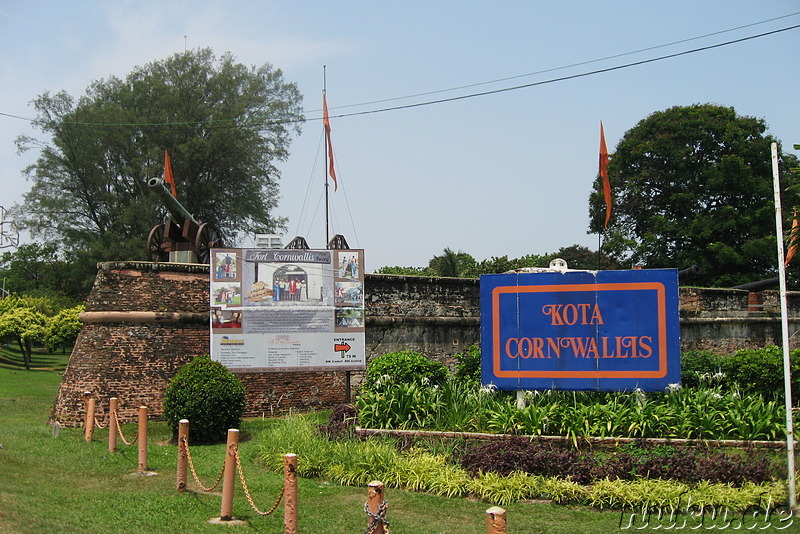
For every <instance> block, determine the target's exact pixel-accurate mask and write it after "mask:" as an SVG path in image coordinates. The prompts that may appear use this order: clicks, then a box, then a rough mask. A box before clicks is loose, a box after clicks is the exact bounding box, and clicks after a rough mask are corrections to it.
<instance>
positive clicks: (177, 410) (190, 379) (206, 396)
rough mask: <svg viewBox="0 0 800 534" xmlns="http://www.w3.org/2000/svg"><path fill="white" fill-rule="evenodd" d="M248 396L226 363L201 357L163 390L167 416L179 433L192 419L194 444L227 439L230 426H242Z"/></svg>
mask: <svg viewBox="0 0 800 534" xmlns="http://www.w3.org/2000/svg"><path fill="white" fill-rule="evenodd" d="M245 404H246V398H245V394H244V385H243V384H242V381H241V380H239V378H237V377H236V376H235V375H234V374H233V373H231V372H230V371H228V369H227V368H225V366H224V365H222V364H221V363H219V362H216V361H213V360H211V358H210V357H208V356H198V357H196V358H194V359H193V360H192V361H191V362H189V363H187V364H186V365H184V366H183V367H182V368H181V369H180V370H179V371H178V372H177V373H176V374H175V376H174V377H173V378H172V380H171V381H170V383H169V385H168V386H167V391H166V392H165V393H164V419H166V421H167V422H168V423H169V425H170V427H171V428H172V430H173V432H177V429H178V423H179V422H180V420H181V419H188V420H189V440H190V442H191V443H193V444H199V443H215V442H219V441H224V440H225V436H226V433H227V431H228V429H230V428H239V426H240V424H241V421H242V414H243V413H244V409H245Z"/></svg>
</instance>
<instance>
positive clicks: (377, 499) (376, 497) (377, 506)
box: [367, 480, 386, 534]
mask: <svg viewBox="0 0 800 534" xmlns="http://www.w3.org/2000/svg"><path fill="white" fill-rule="evenodd" d="M367 487H368V490H367V509H368V510H369V512H370V514H372V515H370V516H369V517H367V528H370V527H371V526H372V527H373V528H372V530H370V531H369V532H370V534H385V533H386V530H385V529H384V528H383V523H382V522H381V521H377V522H376V523H375V525H374V526H373V522H374V521H375V519H374V518H373V516H380V515H381V513H383V514H384V515H385V513H386V509H385V506H386V504H385V503H386V501H385V499H384V495H383V482H379V481H377V480H373V481H372V482H370V483H369V485H368V486H367ZM384 519H385V517H384Z"/></svg>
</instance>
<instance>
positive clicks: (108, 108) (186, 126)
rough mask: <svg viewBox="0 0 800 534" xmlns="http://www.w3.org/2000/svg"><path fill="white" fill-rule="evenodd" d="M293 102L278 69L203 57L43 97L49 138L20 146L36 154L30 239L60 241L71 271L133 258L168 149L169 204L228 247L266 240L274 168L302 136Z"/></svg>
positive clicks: (140, 249) (27, 215)
mask: <svg viewBox="0 0 800 534" xmlns="http://www.w3.org/2000/svg"><path fill="white" fill-rule="evenodd" d="M301 98H302V97H301V95H300V93H299V91H298V90H297V87H296V85H295V84H293V83H287V82H285V81H284V80H283V74H282V73H281V71H280V70H279V69H273V68H272V66H271V65H269V64H265V65H263V66H261V67H258V68H256V67H249V68H248V67H246V66H245V65H242V64H239V63H236V62H235V61H234V58H233V56H232V55H230V54H224V55H223V56H222V57H220V58H219V59H217V58H216V57H215V56H214V54H213V53H212V51H211V50H210V49H202V50H195V51H188V52H185V53H181V54H175V55H174V56H172V57H169V58H167V59H165V60H161V61H155V62H152V63H150V64H148V65H145V66H144V67H136V68H135V69H133V71H132V72H131V73H130V74H128V75H127V77H126V78H125V79H124V80H122V79H119V78H116V77H114V76H112V77H110V78H108V79H107V80H102V79H101V80H98V81H94V82H92V83H91V84H90V85H89V87H88V88H87V90H86V94H85V95H84V96H82V97H80V98H79V99H77V100H76V99H74V98H73V97H72V96H70V95H68V94H67V93H66V92H63V91H61V92H58V93H55V94H51V93H49V92H47V93H44V94H43V95H40V96H39V97H37V98H36V99H35V100H34V107H35V109H36V113H37V118H36V120H35V122H34V126H35V127H37V128H38V129H39V130H41V131H42V132H43V133H44V134H47V135H49V136H50V138H51V141H50V142H49V143H45V142H41V141H38V140H36V139H33V138H30V137H25V136H20V137H19V138H18V139H17V145H18V148H19V150H20V151H24V150H28V149H30V148H34V147H36V148H40V150H41V152H40V155H39V157H38V159H37V161H36V163H34V164H33V165H31V166H30V167H29V168H28V169H26V174H27V175H28V177H29V179H31V180H32V183H33V185H32V187H31V190H30V192H28V193H27V194H26V195H25V200H24V203H23V205H22V207H21V209H20V210H19V211H21V215H22V217H23V220H24V222H25V224H26V226H27V227H28V228H29V229H30V230H31V231H32V232H33V233H34V235H36V236H43V237H45V238H46V239H52V240H55V241H58V242H61V243H63V244H64V246H65V248H66V249H67V250H70V251H71V252H74V253H75V255H76V258H77V261H78V262H79V263H83V264H88V265H92V266H93V265H94V264H95V262H96V261H101V260H126V259H142V258H143V257H144V254H145V240H146V237H147V235H148V232H149V230H150V228H151V227H153V226H155V225H156V224H158V223H160V222H162V220H163V216H164V214H165V213H166V210H165V208H164V207H163V206H162V205H161V203H160V201H159V200H158V199H157V198H156V197H155V196H153V195H151V194H149V191H148V188H147V186H146V180H147V179H149V178H152V177H156V176H162V175H163V172H164V171H163V162H164V152H165V150H167V151H169V154H170V159H171V161H172V167H173V171H174V176H175V182H176V185H177V192H178V199H179V201H180V202H181V203H182V204H183V205H184V206H185V207H186V208H187V210H188V211H189V212H190V213H192V214H193V215H194V216H195V218H196V219H199V220H202V221H204V222H208V223H212V224H214V225H216V226H217V228H218V229H219V230H220V232H221V233H222V235H223V236H225V237H226V239H227V240H228V241H229V242H231V243H232V242H234V241H235V240H236V239H237V238H238V237H240V236H242V235H244V234H249V233H254V232H266V233H271V232H274V231H275V230H276V229H277V228H279V227H281V226H282V224H283V222H284V221H283V220H282V219H279V218H276V217H274V216H273V210H274V208H275V207H276V205H277V199H278V178H279V171H278V170H277V168H276V167H275V162H276V161H280V160H284V159H286V157H287V156H288V146H289V141H290V133H291V132H292V131H295V132H297V133H299V131H300V123H301V121H302V120H303V115H302V113H301Z"/></svg>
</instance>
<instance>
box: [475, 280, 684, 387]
mask: <svg viewBox="0 0 800 534" xmlns="http://www.w3.org/2000/svg"><path fill="white" fill-rule="evenodd" d="M481 349H482V350H481V353H482V362H481V363H482V382H483V384H484V385H490V384H491V385H494V386H496V387H497V388H499V389H506V390H544V389H564V390H596V391H625V390H634V389H641V390H644V391H663V390H664V388H666V387H667V386H668V385H669V384H673V383H679V382H680V325H679V322H678V275H677V270H675V269H656V270H644V269H635V270H630V271H569V270H567V271H550V272H539V273H510V274H499V275H484V276H482V277H481Z"/></svg>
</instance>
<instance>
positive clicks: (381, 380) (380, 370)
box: [362, 350, 447, 390]
mask: <svg viewBox="0 0 800 534" xmlns="http://www.w3.org/2000/svg"><path fill="white" fill-rule="evenodd" d="M445 380H447V367H445V365H444V364H443V363H441V362H437V361H434V360H430V359H428V358H427V357H425V356H424V355H422V354H420V353H419V352H414V351H410V350H402V351H398V352H387V353H386V354H382V355H380V356H377V357H375V358H373V359H372V360H371V361H370V362H369V364H368V365H367V371H366V373H365V375H364V384H363V386H362V387H363V388H364V389H365V390H377V389H381V388H382V387H385V386H386V385H387V384H388V383H392V384H422V385H438V384H443V383H444V382H445Z"/></svg>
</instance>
